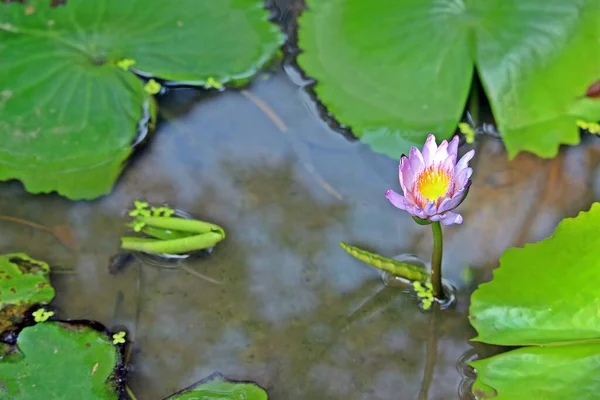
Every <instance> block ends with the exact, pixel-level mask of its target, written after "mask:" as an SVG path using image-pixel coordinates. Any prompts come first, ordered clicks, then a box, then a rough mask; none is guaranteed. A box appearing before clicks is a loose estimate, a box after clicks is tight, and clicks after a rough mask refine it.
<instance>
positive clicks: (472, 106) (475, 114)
mask: <svg viewBox="0 0 600 400" xmlns="http://www.w3.org/2000/svg"><path fill="white" fill-rule="evenodd" d="M467 110H469V114H471V118H473V125H474V126H473V129H476V127H477V126H479V88H478V87H477V82H476V81H475V80H473V83H471V93H470V95H469V104H468V106H467Z"/></svg>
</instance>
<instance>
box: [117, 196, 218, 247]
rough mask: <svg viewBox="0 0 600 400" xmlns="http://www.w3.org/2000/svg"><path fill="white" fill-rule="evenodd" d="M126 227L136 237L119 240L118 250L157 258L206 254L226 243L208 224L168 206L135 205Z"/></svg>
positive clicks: (215, 228)
mask: <svg viewBox="0 0 600 400" xmlns="http://www.w3.org/2000/svg"><path fill="white" fill-rule="evenodd" d="M134 206H135V208H134V209H133V210H131V211H130V212H129V216H130V217H132V218H133V220H132V221H131V222H130V223H129V224H128V226H129V227H130V228H131V229H132V230H133V231H134V232H137V233H139V236H125V237H122V238H121V248H122V249H124V250H130V251H137V252H142V253H147V254H154V255H160V256H181V255H187V254H190V253H192V252H195V251H199V250H208V249H211V248H212V247H214V246H215V245H216V244H217V243H219V242H220V241H221V240H223V239H225V231H224V230H223V228H221V227H220V226H218V225H215V224H213V223H210V222H205V221H199V220H196V219H193V217H192V216H190V215H188V214H186V213H183V212H182V211H180V210H175V209H172V208H169V207H167V206H162V207H154V206H150V205H149V204H148V203H147V202H145V201H135V202H134Z"/></svg>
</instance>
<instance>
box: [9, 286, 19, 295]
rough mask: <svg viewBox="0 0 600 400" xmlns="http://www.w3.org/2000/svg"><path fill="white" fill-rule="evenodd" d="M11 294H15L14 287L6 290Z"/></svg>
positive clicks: (15, 289)
mask: <svg viewBox="0 0 600 400" xmlns="http://www.w3.org/2000/svg"><path fill="white" fill-rule="evenodd" d="M8 290H9V291H10V292H11V293H13V294H15V293H17V288H16V287H11V288H10V289H8Z"/></svg>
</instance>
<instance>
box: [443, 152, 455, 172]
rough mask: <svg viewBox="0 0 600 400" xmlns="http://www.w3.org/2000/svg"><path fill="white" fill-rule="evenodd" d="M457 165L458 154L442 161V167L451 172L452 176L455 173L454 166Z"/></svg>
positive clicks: (449, 155)
mask: <svg viewBox="0 0 600 400" xmlns="http://www.w3.org/2000/svg"><path fill="white" fill-rule="evenodd" d="M455 165H456V154H453V153H451V154H448V157H446V159H445V160H444V161H442V163H441V166H442V168H443V169H445V170H446V171H448V172H450V173H451V174H453V173H454V166H455Z"/></svg>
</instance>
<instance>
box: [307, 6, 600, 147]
mask: <svg viewBox="0 0 600 400" xmlns="http://www.w3.org/2000/svg"><path fill="white" fill-rule="evenodd" d="M307 4H308V6H309V9H308V10H307V11H305V12H304V13H303V15H302V16H301V18H300V21H299V30H298V46H299V47H300V49H301V50H302V53H301V54H300V55H299V56H298V64H299V66H300V67H301V68H303V70H304V71H305V72H306V73H307V75H309V76H311V77H312V78H314V79H316V85H315V86H314V91H315V93H316V94H317V96H318V97H319V99H320V101H321V102H322V103H323V104H324V105H325V106H326V107H327V109H328V111H329V112H330V113H332V114H333V116H334V117H336V119H337V120H338V121H339V122H340V123H342V124H343V125H346V126H349V127H350V128H351V129H352V131H353V132H354V134H355V135H356V136H358V137H360V138H361V140H362V141H364V142H365V143H368V144H369V145H371V147H372V148H373V149H374V150H375V151H378V152H382V153H385V154H388V155H390V156H392V157H395V158H398V157H399V156H400V154H402V153H407V152H408V150H409V148H410V146H411V145H418V146H420V145H422V144H423V142H424V141H425V138H426V136H427V134H428V133H430V132H436V134H438V135H439V136H440V137H441V138H449V137H450V136H451V134H452V133H453V132H454V131H455V130H456V126H457V124H458V122H459V121H460V119H461V116H462V114H463V110H464V106H465V102H466V99H467V97H468V92H469V87H470V85H471V83H472V77H473V71H474V70H475V69H476V70H477V71H478V74H479V76H480V78H481V81H482V82H483V85H484V88H485V92H486V94H487V96H488V98H489V100H490V103H491V106H492V109H493V112H494V116H495V118H496V121H497V124H498V127H499V129H500V132H501V133H502V136H503V138H504V141H505V143H506V147H507V149H508V152H509V155H510V156H511V157H514V156H515V155H516V154H517V153H518V152H520V151H530V152H533V153H536V154H537V155H539V156H542V157H552V156H554V155H556V154H557V151H558V148H559V145H560V144H561V143H564V144H576V143H578V142H579V130H578V128H577V126H576V120H577V119H579V118H582V119H584V120H590V121H595V120H598V119H600V102H599V101H597V100H594V99H591V98H585V97H584V95H585V92H586V90H587V88H588V86H589V85H590V84H592V83H593V82H595V81H596V80H597V79H598V76H600V52H599V51H598V37H599V36H600V32H599V29H598V23H597V22H598V21H597V20H598V15H600V2H598V1H597V0H581V1H572V2H565V1H563V0H522V1H513V0H511V1H506V0H489V1H471V2H467V1H451V2H439V1H433V0H431V1H422V0H406V1H396V0H382V1H378V2H375V3H369V2H365V1H363V0H330V1H318V0H307Z"/></svg>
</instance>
